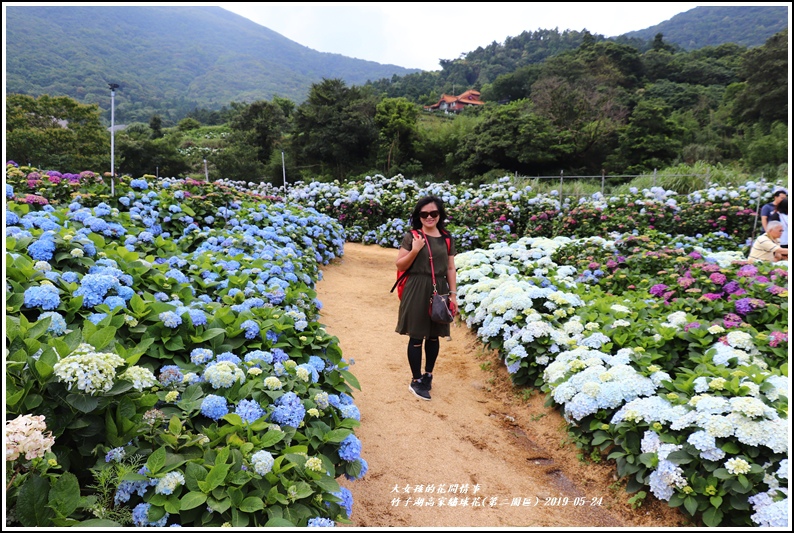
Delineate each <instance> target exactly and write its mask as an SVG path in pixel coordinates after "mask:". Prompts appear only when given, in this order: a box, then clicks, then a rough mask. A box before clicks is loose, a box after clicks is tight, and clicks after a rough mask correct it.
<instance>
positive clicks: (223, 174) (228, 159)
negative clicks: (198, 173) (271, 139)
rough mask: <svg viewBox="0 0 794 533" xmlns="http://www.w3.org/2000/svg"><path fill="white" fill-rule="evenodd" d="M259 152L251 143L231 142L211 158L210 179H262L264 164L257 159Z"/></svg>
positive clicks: (256, 180)
mask: <svg viewBox="0 0 794 533" xmlns="http://www.w3.org/2000/svg"><path fill="white" fill-rule="evenodd" d="M257 152H258V151H257V148H256V147H255V146H253V145H251V144H247V143H232V144H230V145H229V146H227V147H226V148H224V149H223V150H221V151H220V152H219V153H217V154H215V155H214V156H213V157H212V159H211V160H210V161H211V166H210V167H209V174H210V180H211V181H212V180H217V179H227V180H235V181H254V182H259V181H262V176H263V175H264V165H263V164H262V163H261V162H260V161H259V160H258V159H257Z"/></svg>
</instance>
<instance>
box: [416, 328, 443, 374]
mask: <svg viewBox="0 0 794 533" xmlns="http://www.w3.org/2000/svg"><path fill="white" fill-rule="evenodd" d="M424 343H425V372H428V373H432V372H433V367H434V366H435V365H436V359H438V344H439V343H438V337H428V338H427V340H426V341H424ZM408 364H409V365H411V374H413V378H414V379H419V378H421V377H422V339H414V338H411V339H410V340H409V341H408Z"/></svg>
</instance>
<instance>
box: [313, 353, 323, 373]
mask: <svg viewBox="0 0 794 533" xmlns="http://www.w3.org/2000/svg"><path fill="white" fill-rule="evenodd" d="M309 364H310V365H312V366H313V367H314V368H315V369H316V370H317V372H322V371H323V370H325V361H323V360H322V359H321V358H319V357H317V356H316V355H312V356H311V357H309Z"/></svg>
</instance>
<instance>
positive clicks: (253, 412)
mask: <svg viewBox="0 0 794 533" xmlns="http://www.w3.org/2000/svg"><path fill="white" fill-rule="evenodd" d="M234 412H235V414H238V415H240V418H242V419H243V421H245V422H248V423H249V424H251V423H253V422H255V421H256V420H258V419H259V418H262V417H263V416H265V410H264V409H262V407H261V406H260V405H259V402H256V401H254V400H240V403H238V404H237V408H236V409H235V410H234Z"/></svg>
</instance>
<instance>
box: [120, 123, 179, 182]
mask: <svg viewBox="0 0 794 533" xmlns="http://www.w3.org/2000/svg"><path fill="white" fill-rule="evenodd" d="M178 146H179V136H177V135H165V136H163V137H160V138H159V139H151V138H146V137H143V136H142V135H141V131H140V129H139V128H136V129H135V130H133V131H132V132H129V133H128V132H127V131H126V130H125V131H124V133H121V134H117V135H116V154H117V155H116V160H117V165H118V167H119V169H120V170H121V171H122V172H123V173H124V174H129V175H130V176H133V177H140V176H143V175H144V174H155V173H158V174H159V175H160V176H169V177H184V176H185V175H186V174H187V173H188V172H189V170H190V166H189V165H188V163H187V161H186V160H185V157H184V156H182V155H181V154H180V153H179V152H178V150H177V147H178Z"/></svg>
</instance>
